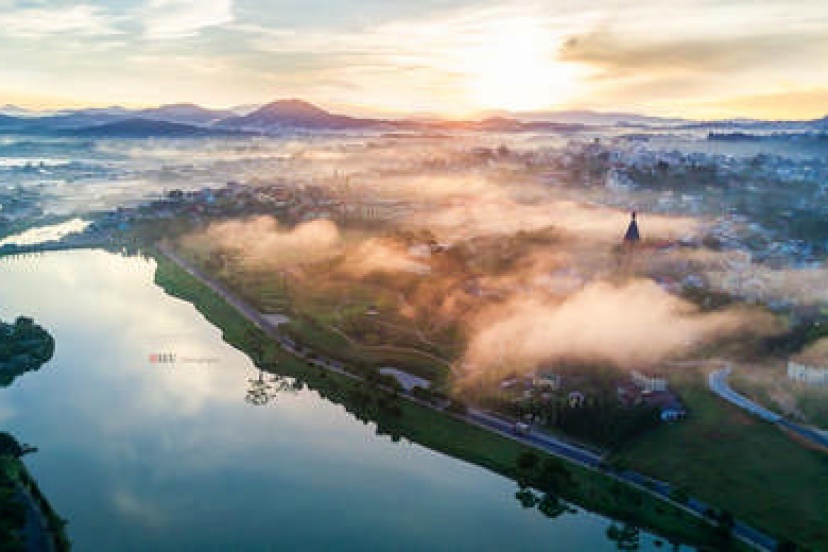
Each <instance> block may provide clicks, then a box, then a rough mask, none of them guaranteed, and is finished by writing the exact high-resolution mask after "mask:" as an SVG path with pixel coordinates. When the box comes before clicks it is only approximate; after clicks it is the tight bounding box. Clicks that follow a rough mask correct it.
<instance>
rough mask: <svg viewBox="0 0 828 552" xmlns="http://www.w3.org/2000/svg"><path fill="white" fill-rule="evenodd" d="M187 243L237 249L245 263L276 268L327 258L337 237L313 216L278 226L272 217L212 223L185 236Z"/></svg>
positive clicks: (334, 229)
mask: <svg viewBox="0 0 828 552" xmlns="http://www.w3.org/2000/svg"><path fill="white" fill-rule="evenodd" d="M187 239H189V240H190V245H192V246H195V247H200V246H203V244H202V243H201V242H202V241H205V242H206V244H208V246H209V247H218V248H220V249H225V250H230V251H234V252H236V253H238V255H239V260H240V261H241V262H242V263H243V264H245V265H246V266H247V267H253V268H262V269H279V268H285V267H289V266H292V265H296V264H302V263H313V262H317V261H321V260H324V259H328V258H330V257H332V256H335V255H337V254H338V253H339V252H340V246H341V237H340V234H339V230H338V229H337V227H336V225H335V224H334V223H332V222H330V221H328V220H314V221H310V222H305V223H302V224H300V225H298V226H296V227H294V228H282V227H281V226H280V225H279V221H277V220H276V219H275V218H273V217H268V216H260V217H256V218H253V219H249V220H243V221H231V222H222V223H217V224H212V225H210V227H209V228H208V229H207V231H206V232H205V233H203V234H197V235H193V236H190V237H189V238H187Z"/></svg>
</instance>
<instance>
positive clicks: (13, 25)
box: [0, 4, 119, 38]
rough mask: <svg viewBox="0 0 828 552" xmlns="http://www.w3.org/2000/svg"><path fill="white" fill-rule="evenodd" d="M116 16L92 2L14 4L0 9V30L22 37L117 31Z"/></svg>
mask: <svg viewBox="0 0 828 552" xmlns="http://www.w3.org/2000/svg"><path fill="white" fill-rule="evenodd" d="M118 33H119V31H118V30H117V29H116V28H115V27H114V26H113V19H112V18H110V17H108V16H106V15H104V14H103V12H102V10H101V9H100V8H98V7H96V6H92V5H90V4H77V5H75V6H70V7H55V8H17V9H15V8H11V9H8V10H5V11H4V13H0V34H5V35H9V36H17V37H22V38H42V37H46V36H51V35H72V36H102V35H113V34H118Z"/></svg>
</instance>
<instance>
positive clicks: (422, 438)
mask: <svg viewBox="0 0 828 552" xmlns="http://www.w3.org/2000/svg"><path fill="white" fill-rule="evenodd" d="M157 262H158V269H157V272H156V276H155V281H156V283H157V284H158V285H159V286H160V287H162V288H163V289H165V290H166V291H167V293H169V294H170V295H173V296H176V297H179V298H182V299H184V300H186V301H188V302H191V303H192V304H193V305H194V306H195V307H196V308H197V309H198V310H199V311H200V312H201V313H202V314H203V315H204V316H205V317H206V318H207V319H208V320H209V321H210V322H211V323H213V324H214V325H215V326H217V327H219V328H220V329H221V330H222V332H223V337H224V339H225V341H227V342H228V343H229V344H231V345H233V346H235V347H237V348H239V349H241V350H243V351H246V352H247V353H248V354H250V355H251V357H259V360H260V361H262V363H263V364H265V365H270V366H274V365H275V366H277V367H278V372H279V373H280V374H282V375H287V376H292V377H294V378H297V379H298V380H300V381H302V382H304V384H305V385H307V386H308V387H310V388H311V389H314V390H315V391H317V392H318V393H319V394H320V395H321V396H323V397H325V398H327V399H328V400H331V401H333V402H336V403H339V404H342V405H343V406H345V408H346V409H347V410H348V411H349V412H351V413H353V414H354V415H355V416H356V417H357V418H359V419H362V420H364V421H368V420H370V421H372V422H374V423H376V425H377V431H378V433H383V434H388V435H391V436H392V438H400V437H405V438H406V439H409V440H411V441H413V442H416V443H419V444H421V445H423V446H426V447H428V448H431V449H434V450H437V451H440V452H443V453H445V454H449V455H451V456H454V457H457V458H460V459H462V460H465V461H468V462H473V463H475V464H478V465H480V466H483V467H486V468H488V469H491V470H492V471H495V472H497V473H500V474H502V475H504V476H506V477H509V478H512V479H516V480H518V479H520V480H523V481H524V482H526V483H529V484H532V485H537V486H538V487H539V488H544V489H545V490H548V491H550V492H552V491H554V493H555V494H556V495H558V496H560V497H561V498H563V499H565V500H568V501H571V502H573V503H575V504H578V505H580V506H583V507H584V508H587V509H589V510H592V511H595V512H598V513H600V514H603V515H605V516H607V517H611V518H615V519H619V520H623V521H628V522H630V523H633V524H635V525H638V526H641V527H642V528H645V529H647V530H650V531H653V532H656V533H658V534H662V535H669V536H670V538H674V539H677V540H680V541H682V542H688V543H693V544H697V545H712V544H713V543H716V542H717V541H716V536H715V534H714V531H713V530H712V529H711V527H710V526H709V525H707V524H706V523H704V522H702V521H701V520H699V519H698V518H696V517H695V516H693V515H691V514H689V513H687V512H684V511H683V510H681V509H679V508H676V507H675V506H673V505H671V504H668V503H665V502H664V501H661V500H659V499H657V498H656V497H654V496H652V495H650V494H649V493H647V492H644V491H641V490H639V489H635V488H633V487H630V486H628V485H623V484H621V483H618V482H616V481H615V480H614V479H612V478H610V477H608V476H607V475H605V474H602V473H600V472H596V471H592V470H587V469H585V468H582V467H580V466H576V465H573V464H569V463H564V462H562V461H561V460H559V459H557V458H555V457H552V456H549V455H546V454H544V453H542V452H540V451H537V450H534V449H530V448H529V447H527V446H524V445H522V444H520V443H517V442H515V441H513V440H511V439H507V438H504V437H502V436H499V435H497V434H495V433H492V432H489V431H485V430H483V429H480V428H478V427H475V426H472V425H469V424H467V423H465V422H463V421H461V420H458V419H455V418H453V417H451V416H450V415H448V414H446V413H443V412H438V411H435V410H433V409H429V408H425V407H423V406H419V405H417V404H414V403H411V402H409V401H406V400H400V399H394V398H393V397H389V396H388V394H387V393H386V392H384V391H382V390H378V389H377V388H376V387H373V386H371V385H370V384H367V383H365V382H361V381H357V380H353V379H351V378H347V377H344V376H340V375H337V374H335V373H331V372H328V371H325V370H323V369H321V368H318V367H315V366H309V365H308V364H307V363H305V362H303V361H302V360H300V359H296V358H294V357H292V356H290V355H287V354H286V353H284V352H283V351H282V350H281V348H279V347H278V345H277V344H275V343H268V344H267V345H266V346H265V347H264V349H263V350H262V349H261V339H260V337H259V335H260V332H259V331H258V330H257V329H256V328H255V326H254V325H253V324H251V323H250V322H248V321H247V320H246V319H245V318H244V317H243V316H242V315H241V314H240V313H239V312H238V311H236V310H235V309H234V308H233V307H231V306H230V305H228V304H227V303H226V302H225V301H223V300H222V299H221V298H220V297H218V296H217V295H216V294H215V293H213V292H212V290H210V289H209V288H208V287H206V286H205V285H203V284H202V283H201V282H199V281H198V280H196V279H195V278H193V277H192V276H190V275H189V274H187V273H186V272H185V271H183V270H181V269H179V268H178V267H177V266H176V265H174V264H173V263H171V262H170V261H168V260H167V259H166V258H164V257H162V256H157ZM254 352H255V353H254ZM389 404H391V406H389ZM529 453H531V455H534V456H536V457H538V458H539V459H540V460H541V461H543V462H546V464H545V465H547V466H551V467H552V470H551V471H553V472H555V473H557V474H558V476H559V477H556V482H555V484H554V485H553V486H554V488H550V481H549V478H548V477H545V476H544V474H542V473H541V470H531V469H523V470H519V468H518V464H519V459H520V458H521V457H523V458H526V457H527V454H529ZM562 474H566V475H562ZM516 507H517V505H516Z"/></svg>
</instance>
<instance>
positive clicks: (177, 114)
mask: <svg viewBox="0 0 828 552" xmlns="http://www.w3.org/2000/svg"><path fill="white" fill-rule="evenodd" d="M247 109H249V106H248V108H247ZM247 109H246V110H247ZM246 110H245V111H246ZM487 115H488V116H486V117H484V118H482V119H480V120H470V121H469V120H467V121H450V120H444V119H439V118H430V119H415V118H402V119H380V118H364V117H363V118H361V117H352V116H349V115H343V114H337V113H331V112H329V111H327V110H325V109H322V108H320V107H318V106H315V105H313V104H311V103H308V102H306V101H303V100H300V99H287V100H278V101H274V102H272V103H269V104H266V105H264V106H261V107H258V108H256V109H253V110H252V111H250V112H249V113H247V114H245V115H239V114H238V112H237V111H235V110H231V109H208V108H204V107H201V106H198V105H196V104H192V103H180V104H170V105H163V106H159V107H156V108H149V109H127V108H124V107H119V106H112V107H106V108H89V109H77V110H69V111H63V112H59V113H50V114H45V115H41V114H39V113H37V112H31V111H26V110H22V109H20V108H15V107H14V106H5V107H4V108H2V110H0V132H6V133H9V132H20V133H52V132H58V133H61V134H66V133H69V134H78V135H85V136H94V135H97V136H107V135H111V136H135V137H139V136H152V135H157V136H207V135H211V134H213V135H215V134H227V133H228V132H253V133H261V134H273V133H276V134H278V133H281V132H289V131H291V130H317V131H343V130H414V131H418V130H419V131H439V130H465V131H483V132H521V131H536V132H543V131H550V132H555V131H559V132H577V131H579V130H585V129H587V128H590V127H607V126H634V127H645V128H660V129H666V128H672V129H699V128H712V129H743V130H765V131H775V130H786V131H793V132H805V133H807V132H824V131H826V130H828V117H823V118H821V119H816V120H813V121H756V120H726V121H691V120H685V119H677V118H661V117H652V116H646V115H638V114H634V113H620V112H596V111H588V110H574V111H537V112H523V113H511V112H491V113H489V114H487ZM142 121H143V122H142ZM152 122H156V123H174V124H176V125H180V126H169V125H163V124H151V123H152ZM185 127H190V128H185Z"/></svg>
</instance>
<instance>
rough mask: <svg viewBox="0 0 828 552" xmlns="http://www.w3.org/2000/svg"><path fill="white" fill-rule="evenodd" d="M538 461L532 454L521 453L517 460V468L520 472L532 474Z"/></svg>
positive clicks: (535, 455) (536, 456)
mask: <svg viewBox="0 0 828 552" xmlns="http://www.w3.org/2000/svg"><path fill="white" fill-rule="evenodd" d="M539 463H540V460H539V459H538V455H537V454H535V453H534V452H521V453H520V455H519V456H518V458H517V468H518V470H519V471H521V472H533V471H535V468H537V467H538V464H539Z"/></svg>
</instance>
